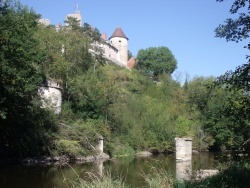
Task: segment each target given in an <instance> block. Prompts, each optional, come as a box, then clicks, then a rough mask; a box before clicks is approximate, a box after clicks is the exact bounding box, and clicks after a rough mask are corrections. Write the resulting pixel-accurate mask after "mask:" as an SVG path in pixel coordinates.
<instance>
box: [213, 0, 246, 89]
mask: <svg viewBox="0 0 250 188" xmlns="http://www.w3.org/2000/svg"><path fill="white" fill-rule="evenodd" d="M217 1H218V2H222V1H224V0H217ZM249 2H250V1H247V0H235V1H234V3H233V4H232V6H231V9H230V13H231V14H236V13H238V12H240V10H242V12H241V13H239V17H238V18H236V19H232V18H228V19H227V20H226V21H225V24H220V25H219V26H218V27H217V28H216V29H215V34H216V35H215V36H216V37H220V38H226V40H227V41H235V42H239V41H242V40H244V39H247V38H248V37H249V32H250V27H249V25H250V16H249V13H250V4H249ZM244 7H247V11H246V9H244ZM245 48H247V49H249V50H250V43H248V45H247V46H245ZM247 59H249V55H247ZM249 70H250V62H249V61H248V62H247V63H245V64H243V65H240V66H239V67H237V68H236V70H235V71H228V72H226V73H225V74H224V75H222V76H221V77H220V78H219V81H220V83H227V84H230V85H231V86H233V87H235V88H243V89H246V86H247V87H248V85H249V80H250V77H249ZM247 89H249V88H247Z"/></svg>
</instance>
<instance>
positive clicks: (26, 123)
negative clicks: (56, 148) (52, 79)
mask: <svg viewBox="0 0 250 188" xmlns="http://www.w3.org/2000/svg"><path fill="white" fill-rule="evenodd" d="M38 18H39V16H38V15H37V14H35V13H34V12H32V11H30V10H28V9H27V8H25V7H23V6H22V5H20V4H19V3H17V2H15V1H14V2H13V1H1V3H0V62H1V64H0V137H1V139H0V151H4V152H3V153H0V155H1V156H2V154H6V155H7V153H8V155H11V156H13V155H16V156H21V155H27V154H33V155H35V154H41V153H42V152H44V151H46V152H48V150H49V149H48V147H47V146H48V145H49V142H50V141H49V139H48V137H47V136H45V132H47V133H46V134H47V135H49V131H50V130H52V129H51V128H52V127H53V119H54V118H51V117H50V114H49V113H47V112H46V111H44V110H42V109H41V108H40V103H39V98H38V96H37V90H38V87H39V85H40V84H41V82H42V79H43V75H42V74H41V72H40V71H41V69H40V65H41V64H42V62H43V60H44V57H45V56H44V54H43V53H42V51H40V50H39V48H38V41H37V40H36V39H35V37H34V34H35V32H36V31H37V19H38ZM51 141H52V139H51ZM43 148H44V149H43Z"/></svg>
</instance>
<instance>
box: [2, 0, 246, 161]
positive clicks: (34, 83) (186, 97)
mask: <svg viewBox="0 0 250 188" xmlns="http://www.w3.org/2000/svg"><path fill="white" fill-rule="evenodd" d="M38 18H39V15H37V14H36V13H34V12H33V11H31V10H29V9H27V8H25V7H23V6H22V5H20V4H18V3H15V2H13V1H1V2H0V62H1V65H0V137H1V139H0V156H1V157H25V156H40V155H62V154H67V155H73V156H77V155H83V156H86V155H89V154H92V153H93V150H92V147H91V146H93V145H95V143H96V140H97V138H98V136H99V135H102V136H103V137H104V139H105V148H104V149H105V152H106V153H109V154H111V155H123V154H132V153H134V152H136V151H138V150H148V151H152V152H169V151H173V150H174V148H173V147H174V138H175V137H183V136H189V137H192V138H193V147H194V149H196V150H208V149H217V150H222V149H238V148H240V147H241V145H242V144H243V142H244V141H245V140H247V139H248V137H249V130H250V122H249V114H250V113H249V95H248V93H247V92H246V90H242V89H240V90H239V89H236V88H232V87H228V85H227V84H225V83H224V82H223V83H222V84H216V83H218V82H215V81H216V79H215V78H210V77H209V78H205V77H199V78H194V79H193V80H190V81H188V82H186V83H185V84H184V86H182V85H181V84H180V83H179V82H178V81H175V80H173V79H172V78H171V73H172V72H173V71H174V70H175V68H176V66H177V65H176V64H177V63H176V60H175V59H174V56H173V54H172V53H171V51H170V50H169V49H168V48H167V47H160V48H155V47H153V48H149V49H146V50H143V49H142V50H141V51H140V52H141V53H139V55H138V56H139V57H138V59H139V60H140V64H139V65H140V66H138V69H134V70H132V71H130V70H128V69H125V68H121V67H118V66H115V65H114V64H113V63H112V62H109V61H108V60H106V59H104V58H103V57H102V56H101V51H100V53H99V54H100V55H95V56H93V55H91V54H90V53H89V51H88V49H89V48H90V46H91V43H92V42H93V41H98V40H99V31H98V29H93V28H92V27H90V25H89V24H84V26H83V27H79V25H78V24H77V20H75V19H69V20H68V23H67V24H68V26H67V27H62V28H61V29H60V30H58V31H56V29H55V26H52V25H51V26H48V27H46V26H44V25H42V24H38V22H37V19H38ZM14 25H15V27H13V26H14ZM100 42H102V41H100ZM96 50H100V49H96ZM149 51H153V52H154V53H155V54H157V57H159V59H158V60H157V59H155V57H153V56H151V55H150V53H149V54H147V52H149ZM166 51H167V56H165V55H166V53H165V52H166ZM161 55H163V56H162V57H160V56H161ZM152 58H153V60H154V61H155V63H156V64H157V63H158V64H157V66H156V65H154V64H152V63H150V62H149V61H150V60H152ZM153 60H152V61H153ZM152 74H153V75H154V76H156V77H157V79H155V77H152ZM46 80H54V81H56V82H58V83H60V84H61V87H62V94H63V105H62V113H61V114H60V115H55V114H54V113H53V112H52V111H50V110H49V109H42V108H40V106H41V100H40V97H39V95H38V93H37V90H38V88H39V87H40V85H41V84H42V83H43V82H44V81H46ZM156 80H157V81H156ZM230 86H231V85H230ZM228 88H230V89H228Z"/></svg>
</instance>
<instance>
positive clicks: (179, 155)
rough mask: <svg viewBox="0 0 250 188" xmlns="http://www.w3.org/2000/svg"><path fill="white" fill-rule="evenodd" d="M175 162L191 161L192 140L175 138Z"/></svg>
mask: <svg viewBox="0 0 250 188" xmlns="http://www.w3.org/2000/svg"><path fill="white" fill-rule="evenodd" d="M175 149H176V160H177V161H191V160H192V138H175Z"/></svg>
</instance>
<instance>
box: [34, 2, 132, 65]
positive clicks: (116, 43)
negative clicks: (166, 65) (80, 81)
mask: <svg viewBox="0 0 250 188" xmlns="http://www.w3.org/2000/svg"><path fill="white" fill-rule="evenodd" d="M70 17H73V18H75V19H77V20H78V21H79V26H80V27H81V26H82V25H83V18H82V15H81V12H80V11H79V10H78V5H77V6H76V10H75V13H73V14H68V15H67V16H66V18H65V20H68V19H69V18H70ZM39 22H40V23H42V24H45V25H49V24H50V21H49V20H48V19H45V18H42V19H40V20H39ZM65 26H67V23H66V24H65ZM60 27H61V25H58V26H56V30H57V31H58V30H60ZM128 40H129V39H128V37H126V35H125V34H124V32H123V31H122V29H121V28H120V27H117V28H116V29H115V31H114V33H113V34H112V35H111V37H109V38H108V39H107V35H106V34H105V33H103V34H102V35H101V36H100V42H98V41H95V42H93V43H92V44H91V46H92V47H91V49H89V52H90V53H91V54H92V55H100V54H101V55H102V56H103V57H104V58H106V59H107V60H110V61H112V62H114V63H115V64H117V65H119V66H122V67H126V68H128V69H132V68H133V67H134V65H135V58H134V57H131V58H130V59H129V60H128ZM96 48H99V49H100V51H96V50H95V49H96Z"/></svg>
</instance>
